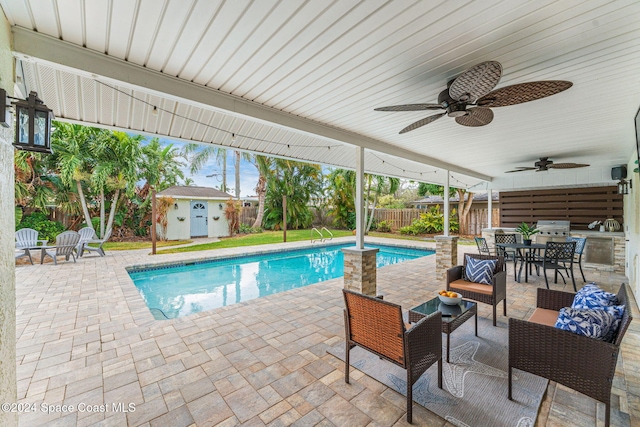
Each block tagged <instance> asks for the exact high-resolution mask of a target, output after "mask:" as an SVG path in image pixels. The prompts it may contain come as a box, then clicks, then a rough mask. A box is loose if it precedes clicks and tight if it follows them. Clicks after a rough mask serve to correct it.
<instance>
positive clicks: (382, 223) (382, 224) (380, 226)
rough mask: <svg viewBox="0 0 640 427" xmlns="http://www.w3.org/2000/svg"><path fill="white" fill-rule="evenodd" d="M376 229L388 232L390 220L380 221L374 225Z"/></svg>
mask: <svg viewBox="0 0 640 427" xmlns="http://www.w3.org/2000/svg"><path fill="white" fill-rule="evenodd" d="M376 230H377V231H380V232H382V233H388V232H390V231H391V221H380V222H379V223H378V224H377V225H376Z"/></svg>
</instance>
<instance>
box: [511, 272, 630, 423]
mask: <svg viewBox="0 0 640 427" xmlns="http://www.w3.org/2000/svg"><path fill="white" fill-rule="evenodd" d="M574 296H575V294H574V293H570V292H562V291H556V290H549V289H544V288H538V303H537V306H538V308H537V309H536V311H535V312H534V313H533V315H532V316H531V318H530V319H529V321H526V320H520V319H513V318H512V319H509V399H510V400H513V399H512V384H511V380H512V371H513V369H514V368H515V369H520V370H522V371H526V372H530V373H532V374H535V375H539V376H541V377H544V378H548V379H550V380H552V381H555V382H558V383H560V384H563V385H565V386H567V387H569V388H572V389H574V390H576V391H578V392H580V393H582V394H585V395H587V396H589V397H591V398H593V399H596V400H598V401H600V402H603V403H604V404H605V406H606V413H605V425H606V426H609V418H610V415H611V408H610V406H611V385H612V383H613V377H614V374H615V370H616V363H617V360H618V353H619V352H620V343H621V342H622V338H623V337H624V334H625V332H626V330H627V328H628V326H629V324H630V323H631V320H632V317H631V316H630V313H629V311H630V308H629V306H628V305H627V290H626V285H624V284H623V285H622V286H621V287H620V290H619V291H618V302H619V304H621V305H626V306H627V307H626V309H625V314H624V316H623V317H622V320H621V322H620V325H619V326H618V330H617V332H616V333H615V334H614V336H613V338H612V341H611V342H607V341H601V340H598V339H595V338H590V337H585V336H582V335H578V334H575V333H573V332H569V331H565V330H562V329H558V328H555V327H554V326H553V324H555V318H557V312H558V311H559V310H560V309H561V308H563V307H569V306H571V304H572V302H573V298H574Z"/></svg>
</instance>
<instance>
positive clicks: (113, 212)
mask: <svg viewBox="0 0 640 427" xmlns="http://www.w3.org/2000/svg"><path fill="white" fill-rule="evenodd" d="M119 197H120V189H116V192H115V194H114V195H113V200H111V209H109V220H108V221H107V228H106V229H105V233H106V234H102V236H100V238H101V239H104V238H108V237H109V236H108V235H110V234H111V231H112V230H113V220H114V219H115V216H116V207H117V206H118V198H119Z"/></svg>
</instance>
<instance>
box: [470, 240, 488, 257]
mask: <svg viewBox="0 0 640 427" xmlns="http://www.w3.org/2000/svg"><path fill="white" fill-rule="evenodd" d="M474 240H475V241H476V246H477V247H478V253H479V254H480V255H491V251H490V250H489V246H488V245H487V239H485V238H484V237H474Z"/></svg>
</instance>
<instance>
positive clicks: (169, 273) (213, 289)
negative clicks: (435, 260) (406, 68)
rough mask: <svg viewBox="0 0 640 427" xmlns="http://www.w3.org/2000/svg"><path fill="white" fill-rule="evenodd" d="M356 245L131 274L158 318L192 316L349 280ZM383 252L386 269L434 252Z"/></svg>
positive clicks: (383, 249)
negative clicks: (349, 256)
mask: <svg viewBox="0 0 640 427" xmlns="http://www.w3.org/2000/svg"><path fill="white" fill-rule="evenodd" d="M346 247H353V244H346V245H336V246H329V247H314V248H309V249H302V250H294V251H284V252H276V253H268V254H261V255H250V256H242V257H234V258H225V259H219V260H210V261H201V262H198V263H190V264H184V263H181V264H177V265H176V266H169V267H163V268H149V269H140V270H132V271H129V275H130V276H131V278H132V279H133V282H134V284H135V285H136V287H137V288H138V290H139V291H140V295H142V298H143V299H144V301H145V302H146V304H147V306H148V307H149V309H150V310H151V312H152V313H153V314H154V316H155V317H156V318H157V319H166V318H175V317H181V316H187V315H189V314H193V313H198V312H201V311H205V310H211V309H214V308H218V307H223V306H227V305H231V304H236V303H239V302H243V301H248V300H251V299H254V298H260V297H263V296H266V295H271V294H275V293H278V292H284V291H288V290H291V289H295V288H300V287H302V286H307V285H311V284H314V283H318V282H322V281H325V280H329V279H334V278H336V277H341V276H343V275H344V270H343V269H344V254H343V253H342V250H341V249H342V248H346ZM369 247H371V248H378V249H379V250H380V251H379V252H378V253H377V259H376V265H377V266H378V267H384V266H386V265H391V264H396V263H400V262H403V261H408V260H411V259H416V258H419V257H423V256H427V255H432V254H433V253H435V252H434V251H429V250H420V249H410V248H402V247H397V246H382V245H367V248H369Z"/></svg>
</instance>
